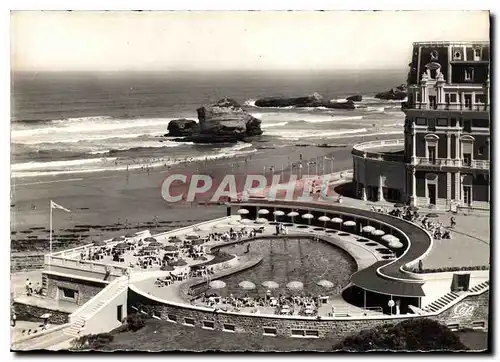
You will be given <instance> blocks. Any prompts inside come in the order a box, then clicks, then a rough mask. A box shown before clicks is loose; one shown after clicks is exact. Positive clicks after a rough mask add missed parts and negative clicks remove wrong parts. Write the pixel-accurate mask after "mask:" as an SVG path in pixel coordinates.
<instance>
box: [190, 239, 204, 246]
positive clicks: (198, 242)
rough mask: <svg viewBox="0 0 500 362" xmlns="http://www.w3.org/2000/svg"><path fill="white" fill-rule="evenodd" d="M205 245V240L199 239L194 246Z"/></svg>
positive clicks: (194, 242)
mask: <svg viewBox="0 0 500 362" xmlns="http://www.w3.org/2000/svg"><path fill="white" fill-rule="evenodd" d="M204 243H205V240H203V239H197V240H194V241H193V245H201V244H204Z"/></svg>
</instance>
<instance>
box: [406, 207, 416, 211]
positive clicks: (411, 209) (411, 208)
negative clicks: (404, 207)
mask: <svg viewBox="0 0 500 362" xmlns="http://www.w3.org/2000/svg"><path fill="white" fill-rule="evenodd" d="M408 210H410V211H418V207H416V206H410V207H409V208H408Z"/></svg>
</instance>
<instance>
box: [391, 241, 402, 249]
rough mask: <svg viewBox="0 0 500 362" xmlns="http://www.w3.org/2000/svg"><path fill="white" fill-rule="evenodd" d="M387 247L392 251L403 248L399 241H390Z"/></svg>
mask: <svg viewBox="0 0 500 362" xmlns="http://www.w3.org/2000/svg"><path fill="white" fill-rule="evenodd" d="M389 246H390V247H391V248H394V249H400V248H402V247H403V243H401V242H400V241H396V240H392V241H391V242H389Z"/></svg>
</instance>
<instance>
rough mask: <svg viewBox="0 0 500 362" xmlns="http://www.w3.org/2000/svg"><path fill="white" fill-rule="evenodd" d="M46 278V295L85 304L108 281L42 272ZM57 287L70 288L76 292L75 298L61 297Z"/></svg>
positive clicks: (55, 298)
mask: <svg viewBox="0 0 500 362" xmlns="http://www.w3.org/2000/svg"><path fill="white" fill-rule="evenodd" d="M43 275H44V276H46V278H47V297H48V298H51V299H54V300H58V299H63V300H65V301H68V302H73V303H76V304H78V305H83V304H85V303H86V302H87V301H88V300H90V299H91V298H92V297H94V296H95V295H97V293H99V292H100V291H101V290H102V289H103V288H105V287H106V285H107V284H108V283H106V282H105V281H103V282H97V281H95V282H94V281H88V280H84V279H78V278H72V277H69V276H68V277H66V276H60V275H53V274H49V273H43ZM59 288H67V289H71V290H75V291H76V292H77V295H76V300H68V299H65V298H62V297H61V295H60V291H59Z"/></svg>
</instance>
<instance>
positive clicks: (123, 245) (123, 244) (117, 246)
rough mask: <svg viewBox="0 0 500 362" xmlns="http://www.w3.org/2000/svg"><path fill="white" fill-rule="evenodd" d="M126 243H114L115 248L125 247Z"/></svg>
mask: <svg viewBox="0 0 500 362" xmlns="http://www.w3.org/2000/svg"><path fill="white" fill-rule="evenodd" d="M127 248H128V244H127V243H120V244H116V245H115V249H127Z"/></svg>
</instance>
